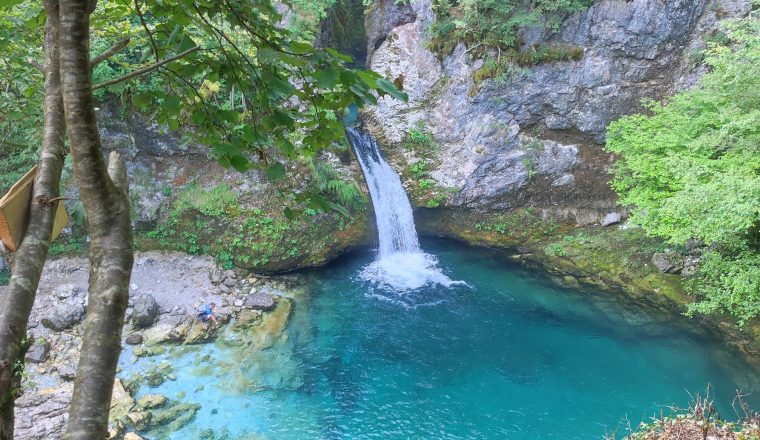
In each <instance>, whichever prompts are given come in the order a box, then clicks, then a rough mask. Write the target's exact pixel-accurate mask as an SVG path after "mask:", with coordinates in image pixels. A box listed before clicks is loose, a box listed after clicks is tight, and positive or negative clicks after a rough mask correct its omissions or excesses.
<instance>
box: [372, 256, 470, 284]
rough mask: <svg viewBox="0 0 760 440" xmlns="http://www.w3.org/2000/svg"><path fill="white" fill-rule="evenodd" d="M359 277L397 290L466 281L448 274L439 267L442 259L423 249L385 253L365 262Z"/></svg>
mask: <svg viewBox="0 0 760 440" xmlns="http://www.w3.org/2000/svg"><path fill="white" fill-rule="evenodd" d="M359 277H360V278H361V279H363V280H365V281H369V282H372V283H374V284H377V285H378V286H381V287H384V288H387V289H390V290H394V291H396V292H405V291H409V290H415V289H419V288H421V287H424V286H426V285H431V284H438V285H441V286H444V287H451V286H453V285H457V284H465V283H464V282H463V281H454V280H452V279H451V278H449V277H447V276H446V275H445V274H444V273H443V272H441V269H440V267H438V260H437V259H436V258H435V257H434V256H432V255H429V254H425V253H422V252H397V253H394V254H390V255H387V256H385V257H381V258H379V259H377V260H375V261H373V262H372V263H370V264H369V265H367V266H365V267H364V268H363V269H362V271H361V272H360V273H359Z"/></svg>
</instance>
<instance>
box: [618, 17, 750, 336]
mask: <svg viewBox="0 0 760 440" xmlns="http://www.w3.org/2000/svg"><path fill="white" fill-rule="evenodd" d="M726 34H727V36H728V37H729V41H730V43H729V45H717V44H715V45H712V46H711V47H710V49H709V50H708V51H707V53H706V58H705V61H706V62H707V64H708V65H709V66H710V67H711V71H710V73H708V74H706V75H705V76H703V77H702V79H701V81H700V84H699V86H698V87H696V88H694V89H692V90H689V91H686V92H682V93H679V94H677V95H675V96H673V97H671V98H670V99H669V100H668V101H667V102H666V103H654V102H650V103H647V107H648V109H649V110H650V112H651V114H650V115H649V116H645V115H633V116H628V117H624V118H622V119H620V120H619V121H617V122H614V123H612V124H610V126H609V127H608V130H607V148H608V149H609V151H611V152H614V153H616V154H618V155H620V159H619V160H618V161H617V163H616V166H615V170H614V173H615V179H614V181H613V182H612V185H613V187H614V189H615V190H616V191H617V192H618V194H619V195H620V197H621V203H623V204H625V205H630V206H631V207H632V216H631V220H632V221H633V222H635V223H637V224H639V225H641V226H642V227H643V228H644V229H645V230H646V231H647V232H648V233H650V234H653V235H657V236H661V237H664V238H665V239H667V241H668V242H669V243H672V244H680V243H684V242H685V241H686V240H688V239H690V238H696V239H699V240H701V241H703V242H705V243H707V244H711V245H713V248H714V250H713V251H712V252H711V254H710V255H708V256H707V257H706V258H705V260H704V262H703V264H702V267H701V270H700V273H699V276H698V277H697V279H696V281H695V282H694V283H692V287H693V289H694V291H695V292H696V293H698V294H701V295H703V296H704V301H703V302H701V303H698V304H696V305H694V306H693V307H692V311H699V312H712V311H719V310H723V311H729V312H731V313H732V314H734V315H736V316H738V317H739V319H740V321H742V322H743V321H746V320H747V319H749V318H751V317H754V316H756V315H757V314H758V312H760V269H758V267H760V264H759V263H760V256H758V225H759V224H760V93H758V87H759V86H760V76H758V74H757V72H760V17H758V16H757V15H752V16H750V17H748V18H746V19H742V20H739V21H734V22H731V23H730V24H728V25H727V28H726Z"/></svg>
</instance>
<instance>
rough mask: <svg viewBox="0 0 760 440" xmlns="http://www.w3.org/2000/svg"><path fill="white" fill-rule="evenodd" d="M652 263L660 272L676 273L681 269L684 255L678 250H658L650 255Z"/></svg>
mask: <svg viewBox="0 0 760 440" xmlns="http://www.w3.org/2000/svg"><path fill="white" fill-rule="evenodd" d="M652 264H654V267H656V268H657V270H659V271H660V272H662V273H678V272H680V271H681V269H683V266H684V257H683V255H681V254H679V253H678V252H673V251H669V252H660V253H656V254H654V255H653V256H652Z"/></svg>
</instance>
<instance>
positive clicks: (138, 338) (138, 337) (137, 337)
mask: <svg viewBox="0 0 760 440" xmlns="http://www.w3.org/2000/svg"><path fill="white" fill-rule="evenodd" d="M142 341H143V335H142V334H140V333H131V334H129V335H128V336H127V337H126V338H125V339H124V342H126V343H127V344H129V345H137V344H142Z"/></svg>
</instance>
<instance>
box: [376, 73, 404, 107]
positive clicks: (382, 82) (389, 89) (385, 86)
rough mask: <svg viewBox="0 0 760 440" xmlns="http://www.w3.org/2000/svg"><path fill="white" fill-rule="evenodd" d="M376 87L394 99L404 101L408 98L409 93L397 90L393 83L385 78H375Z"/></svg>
mask: <svg viewBox="0 0 760 440" xmlns="http://www.w3.org/2000/svg"><path fill="white" fill-rule="evenodd" d="M377 88H378V89H380V90H381V91H383V92H385V93H387V94H389V95H391V96H393V97H394V98H396V99H400V100H402V101H404V102H407V101H408V100H409V95H407V94H406V93H404V92H402V91H401V90H399V89H398V88H397V87H396V85H395V84H393V83H392V82H391V81H388V80H387V79H385V78H379V79H378V80H377Z"/></svg>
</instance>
